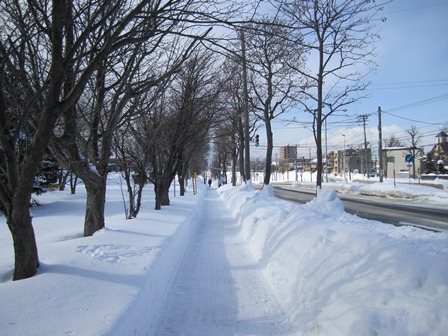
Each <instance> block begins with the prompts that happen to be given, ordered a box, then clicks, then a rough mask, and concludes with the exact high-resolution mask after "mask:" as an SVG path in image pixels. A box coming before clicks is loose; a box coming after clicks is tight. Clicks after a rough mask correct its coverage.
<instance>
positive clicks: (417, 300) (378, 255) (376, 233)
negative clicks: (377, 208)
mask: <svg viewBox="0 0 448 336" xmlns="http://www.w3.org/2000/svg"><path fill="white" fill-rule="evenodd" d="M221 192H222V195H223V197H226V198H228V207H229V210H230V209H232V210H233V211H234V214H235V215H238V214H239V216H240V225H241V234H242V235H243V236H244V238H245V239H246V240H247V243H248V244H249V248H250V250H251V252H252V254H253V255H254V257H255V259H256V261H257V267H259V269H260V270H262V272H263V274H264V275H265V277H266V279H267V280H268V282H269V283H270V285H271V286H272V287H273V288H276V290H277V297H278V300H279V301H280V303H281V304H282V306H283V308H284V310H285V311H286V312H287V314H288V316H289V317H290V320H291V321H292V322H293V324H294V326H295V333H296V334H297V335H302V334H311V335H403V336H404V335H443V334H444V333H445V332H446V330H448V319H447V316H448V305H447V302H448V280H447V279H448V234H447V233H432V232H428V231H424V230H420V229H416V228H411V227H400V228H397V227H394V226H392V225H385V224H382V223H379V222H374V221H368V220H364V219H360V218H358V217H356V216H353V215H349V214H347V213H345V212H344V210H343V205H342V203H341V202H340V200H339V199H338V197H337V196H336V194H335V192H334V191H325V190H323V191H320V192H319V195H318V197H317V198H316V199H315V200H313V201H312V202H310V203H308V204H305V205H293V204H290V203H287V202H285V201H281V200H277V199H274V198H272V197H266V196H265V195H264V194H268V195H269V194H271V192H270V191H261V192H254V191H253V190H251V189H250V188H233V189H230V188H227V187H225V188H223V189H222V190H221Z"/></svg>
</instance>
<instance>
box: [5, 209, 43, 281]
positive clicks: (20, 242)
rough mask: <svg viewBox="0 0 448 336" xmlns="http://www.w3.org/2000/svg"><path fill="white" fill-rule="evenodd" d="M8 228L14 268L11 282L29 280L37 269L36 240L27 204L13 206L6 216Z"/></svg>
mask: <svg viewBox="0 0 448 336" xmlns="http://www.w3.org/2000/svg"><path fill="white" fill-rule="evenodd" d="M7 220H8V227H9V229H10V231H11V234H12V238H13V241H14V252H15V267H14V276H13V280H21V279H26V278H30V277H32V276H33V275H35V274H36V269H37V268H38V267H39V258H38V253H37V245H36V238H35V235H34V229H33V225H32V218H31V216H30V211H29V202H28V203H26V204H24V205H22V206H14V210H13V211H12V214H11V215H8V216H7Z"/></svg>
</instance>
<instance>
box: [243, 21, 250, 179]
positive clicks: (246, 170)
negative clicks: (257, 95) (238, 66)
mask: <svg viewBox="0 0 448 336" xmlns="http://www.w3.org/2000/svg"><path fill="white" fill-rule="evenodd" d="M241 54H242V55H241V57H242V61H243V62H242V65H243V100H244V101H243V104H244V177H245V179H246V183H247V181H249V180H250V148H249V99H248V92H247V91H248V89H247V64H246V41H245V39H244V30H241Z"/></svg>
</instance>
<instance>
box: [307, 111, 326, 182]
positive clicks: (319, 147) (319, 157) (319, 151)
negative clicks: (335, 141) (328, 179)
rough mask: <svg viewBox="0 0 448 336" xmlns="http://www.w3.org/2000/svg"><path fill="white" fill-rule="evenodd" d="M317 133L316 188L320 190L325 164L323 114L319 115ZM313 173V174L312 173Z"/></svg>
mask: <svg viewBox="0 0 448 336" xmlns="http://www.w3.org/2000/svg"><path fill="white" fill-rule="evenodd" d="M316 126H317V133H316V147H317V179H316V186H317V187H318V188H320V187H321V186H322V171H323V167H324V166H323V163H322V118H321V114H319V115H318V120H317V125H316ZM310 173H312V172H310Z"/></svg>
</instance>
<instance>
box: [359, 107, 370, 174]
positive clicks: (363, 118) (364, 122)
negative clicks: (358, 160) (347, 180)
mask: <svg viewBox="0 0 448 336" xmlns="http://www.w3.org/2000/svg"><path fill="white" fill-rule="evenodd" d="M360 118H361V119H362V124H363V127H364V170H365V174H366V176H367V178H369V173H370V171H369V160H368V156H367V134H366V121H367V118H368V115H367V114H363V115H361V116H360Z"/></svg>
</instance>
